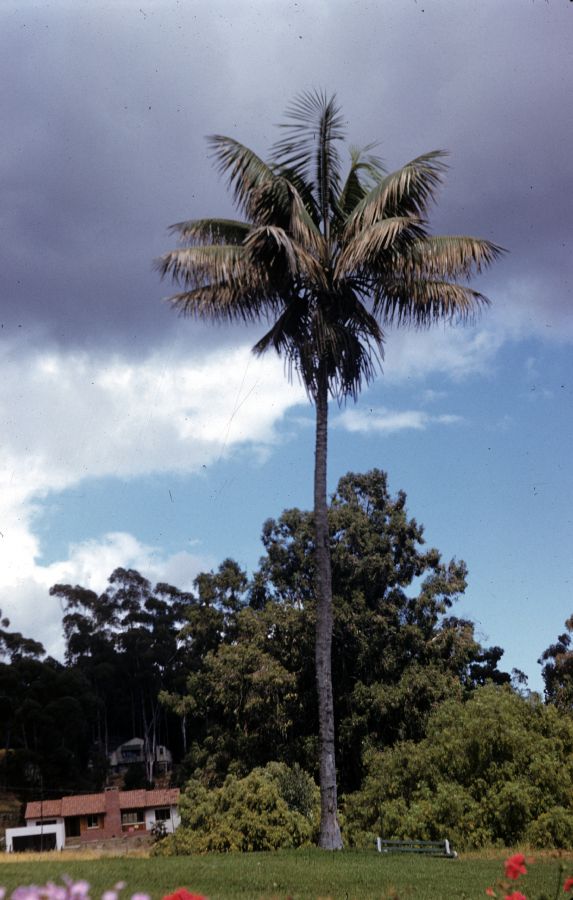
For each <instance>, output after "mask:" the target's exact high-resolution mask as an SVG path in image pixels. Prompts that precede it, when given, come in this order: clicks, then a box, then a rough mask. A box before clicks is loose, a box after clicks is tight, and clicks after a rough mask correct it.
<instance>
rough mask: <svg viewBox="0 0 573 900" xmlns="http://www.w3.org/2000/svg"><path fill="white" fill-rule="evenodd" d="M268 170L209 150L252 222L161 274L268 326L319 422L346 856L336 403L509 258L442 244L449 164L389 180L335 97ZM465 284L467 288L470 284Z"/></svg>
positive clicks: (287, 133)
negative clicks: (333, 547) (390, 335)
mask: <svg viewBox="0 0 573 900" xmlns="http://www.w3.org/2000/svg"><path fill="white" fill-rule="evenodd" d="M280 129H281V134H280V137H279V139H278V141H277V142H276V143H275V145H274V146H273V148H272V150H271V154H270V158H269V160H268V161H265V160H263V159H262V158H261V157H259V156H258V155H257V154H256V153H254V152H253V151H252V150H250V149H249V148H248V147H246V146H245V145H243V144H241V143H240V142H239V141H237V140H235V139H234V138H232V137H224V136H222V135H214V136H212V137H211V138H209V143H210V147H211V150H212V152H213V155H214V158H215V160H216V162H217V165H218V168H219V170H220V172H221V173H223V174H224V175H226V176H227V177H228V182H229V186H230V188H231V190H232V192H233V195H234V200H235V203H236V206H237V207H238V209H239V212H240V214H242V218H241V219H240V220H235V219H212V218H207V219H205V218H202V219H193V220H189V221H184V222H179V223H178V224H176V225H173V226H172V228H171V231H172V233H174V234H176V235H177V236H178V238H179V239H180V242H181V246H179V247H178V248H177V249H174V250H172V251H170V252H168V253H166V254H164V255H163V256H162V257H161V258H160V260H159V261H158V268H159V270H160V272H161V273H162V275H163V276H166V275H168V276H171V278H172V279H173V280H174V282H175V283H176V284H177V286H178V288H179V290H178V292H177V293H176V294H175V295H174V296H173V297H171V298H170V299H171V301H172V303H173V306H174V307H175V308H176V309H177V310H178V311H179V312H180V313H182V314H183V315H186V316H193V317H197V318H199V319H207V320H212V321H218V322H232V321H236V320H239V321H243V322H247V323H249V322H257V321H259V320H264V321H266V322H267V323H268V326H269V327H268V330H267V331H266V333H265V334H264V335H263V337H262V338H261V339H260V340H259V341H258V342H257V343H256V344H255V346H254V348H253V350H254V352H255V353H256V354H262V353H264V352H265V351H266V350H268V349H270V348H274V349H275V350H276V351H277V352H278V353H279V354H280V355H281V356H283V358H284V359H285V360H286V363H287V367H288V372H289V375H292V373H293V371H294V372H296V373H297V375H298V376H299V378H300V379H301V381H302V383H303V384H304V386H305V388H306V390H307V393H308V396H309V398H310V400H311V402H312V403H313V404H314V407H315V410H316V443H315V470H314V527H315V536H314V539H315V553H316V598H317V615H316V640H315V661H316V680H317V690H318V704H319V744H320V788H321V832H320V838H319V844H320V846H322V847H325V848H329V849H336V848H339V847H341V846H342V840H341V837H340V829H339V825H338V819H337V789H336V767H335V757H334V715H333V698H332V678H331V641H332V589H331V568H330V553H329V537H328V521H327V495H326V460H327V423H328V400H329V396H330V397H332V398H335V399H336V400H337V401H338V402H339V403H340V402H344V401H346V400H347V399H348V398H352V399H356V397H357V395H358V393H359V391H360V388H361V387H362V386H363V385H364V384H367V383H368V382H370V381H371V380H372V379H373V377H374V375H375V373H376V371H377V368H378V361H379V359H380V358H381V356H382V343H383V337H384V333H383V328H384V327H385V326H386V325H389V324H391V323H397V324H414V325H417V326H425V325H430V324H431V323H432V322H434V321H436V320H438V319H444V318H445V319H452V318H459V319H466V318H468V316H471V315H472V314H473V313H474V312H475V310H476V308H478V307H480V306H481V305H482V304H484V303H486V302H487V300H486V298H485V297H484V296H483V295H482V294H480V293H479V292H477V291H475V290H473V289H471V288H470V287H469V286H468V284H467V280H468V278H469V276H471V275H472V274H473V273H474V272H475V271H479V270H480V269H481V268H482V267H483V266H487V265H489V264H490V263H491V262H492V261H493V260H494V259H495V258H496V256H497V255H498V254H499V252H500V248H498V247H497V246H495V245H494V244H492V243H490V242H489V241H486V240H478V239H476V238H473V237H460V236H442V237H436V236H432V235H430V234H429V232H428V229H427V221H426V216H427V211H428V207H429V205H430V202H431V201H432V199H433V197H434V194H435V191H436V189H437V187H438V186H439V184H440V182H441V180H442V177H443V174H444V172H445V168H446V166H445V159H444V157H445V154H444V152H442V151H433V152H430V153H425V154H423V155H422V156H419V157H417V158H416V159H413V160H412V161H411V162H409V163H407V164H406V165H405V166H403V167H402V168H400V169H398V170H397V171H394V172H390V173H386V172H385V171H384V169H383V167H382V164H381V162H380V160H379V159H378V157H376V156H375V155H373V154H372V152H371V150H372V146H370V147H367V148H365V149H364V150H363V151H359V150H356V149H351V150H350V162H349V166H348V168H347V171H346V174H345V175H343V166H342V160H341V153H340V146H341V144H342V142H343V141H344V138H345V130H344V120H343V118H342V114H341V110H340V108H339V106H338V105H337V102H336V99H335V97H330V98H329V97H327V96H326V95H325V94H323V93H321V92H318V91H315V92H305V93H303V94H301V95H299V96H298V97H297V98H296V99H295V100H294V101H293V103H292V104H291V106H290V107H289V108H288V109H287V115H286V121H285V123H284V124H283V125H281V126H280ZM460 279H461V281H460Z"/></svg>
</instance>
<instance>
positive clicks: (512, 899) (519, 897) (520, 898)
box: [505, 891, 527, 900]
mask: <svg viewBox="0 0 573 900" xmlns="http://www.w3.org/2000/svg"><path fill="white" fill-rule="evenodd" d="M505 900H527V897H526V896H525V894H522V893H521V891H514V892H513V894H506V895H505Z"/></svg>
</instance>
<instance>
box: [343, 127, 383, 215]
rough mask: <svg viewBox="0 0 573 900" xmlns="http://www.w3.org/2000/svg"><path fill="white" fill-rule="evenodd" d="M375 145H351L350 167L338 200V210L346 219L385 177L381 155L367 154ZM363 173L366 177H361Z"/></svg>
mask: <svg viewBox="0 0 573 900" xmlns="http://www.w3.org/2000/svg"><path fill="white" fill-rule="evenodd" d="M375 146H376V144H368V146H367V147H363V148H362V149H360V148H358V147H350V169H349V171H348V175H347V176H346V181H345V182H344V185H343V186H342V190H341V192H340V195H339V197H338V202H337V206H338V210H339V211H340V213H342V216H343V218H344V219H345V218H346V216H348V215H349V214H350V213H351V212H352V210H353V209H354V208H355V206H357V204H358V203H360V201H361V200H363V199H364V197H365V196H366V194H367V193H368V192H369V191H370V190H372V188H373V187H374V186H375V185H376V184H378V183H379V182H380V181H381V179H382V178H383V177H384V174H385V173H384V167H383V165H382V160H381V159H380V157H378V156H374V155H372V154H368V155H365V154H367V153H368V151H369V150H371V149H373V147H375ZM361 175H364V176H365V177H363V178H361Z"/></svg>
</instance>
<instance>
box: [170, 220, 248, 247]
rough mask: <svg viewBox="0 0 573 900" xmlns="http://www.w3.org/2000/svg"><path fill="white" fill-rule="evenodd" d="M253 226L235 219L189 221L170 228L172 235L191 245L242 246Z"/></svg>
mask: <svg viewBox="0 0 573 900" xmlns="http://www.w3.org/2000/svg"><path fill="white" fill-rule="evenodd" d="M250 228H251V225H249V223H248V222H239V221H237V220H235V219H189V220H188V221H186V222H176V223H175V225H170V226H169V229H168V230H169V232H170V234H177V235H178V236H179V239H180V241H182V242H187V243H189V244H194V243H201V244H240V243H241V242H242V241H243V240H244V238H245V237H246V236H247V234H248V233H249V230H250Z"/></svg>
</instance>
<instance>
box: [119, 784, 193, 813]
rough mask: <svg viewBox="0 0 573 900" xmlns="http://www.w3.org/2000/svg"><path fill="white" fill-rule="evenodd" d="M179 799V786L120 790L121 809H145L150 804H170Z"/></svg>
mask: <svg viewBox="0 0 573 900" xmlns="http://www.w3.org/2000/svg"><path fill="white" fill-rule="evenodd" d="M178 800H179V788H162V789H160V790H156V791H120V793H119V806H120V809H143V808H147V807H149V806H170V805H171V804H172V803H177V801H178Z"/></svg>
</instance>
